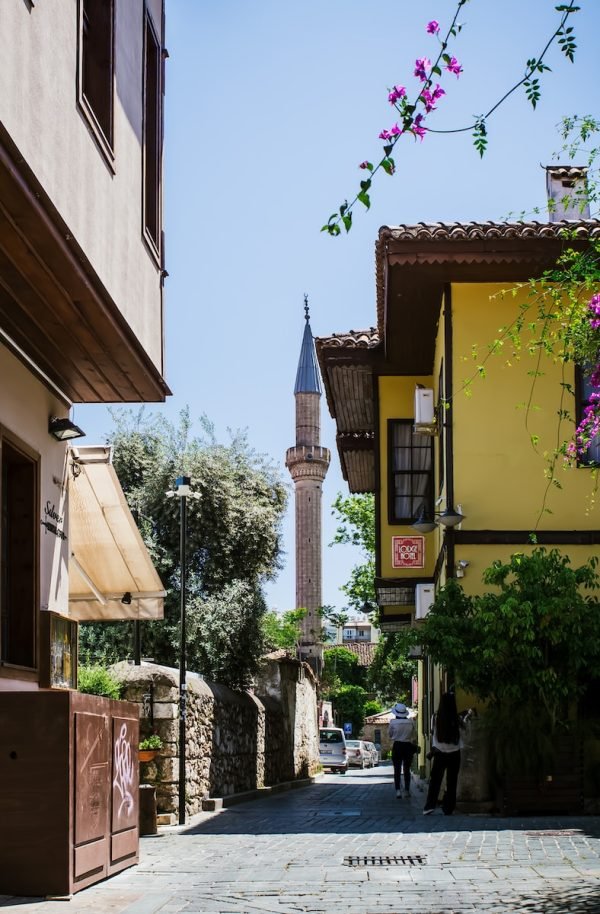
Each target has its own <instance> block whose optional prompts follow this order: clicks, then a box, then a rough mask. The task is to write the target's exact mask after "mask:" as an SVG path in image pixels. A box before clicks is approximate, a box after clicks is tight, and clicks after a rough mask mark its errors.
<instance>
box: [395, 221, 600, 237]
mask: <svg viewBox="0 0 600 914" xmlns="http://www.w3.org/2000/svg"><path fill="white" fill-rule="evenodd" d="M565 230H566V231H568V232H571V233H573V235H574V237H575V238H576V239H578V240H588V239H591V238H600V220H598V219H583V220H581V221H576V220H565V221H562V222H418V223H417V224H416V225H395V226H389V225H384V226H382V227H381V228H380V229H379V239H380V241H382V240H384V239H386V238H389V239H391V240H393V241H440V240H444V241H464V240H466V239H470V240H473V239H478V240H487V239H492V238H507V239H509V238H561V237H562V233H563V232H564V231H565Z"/></svg>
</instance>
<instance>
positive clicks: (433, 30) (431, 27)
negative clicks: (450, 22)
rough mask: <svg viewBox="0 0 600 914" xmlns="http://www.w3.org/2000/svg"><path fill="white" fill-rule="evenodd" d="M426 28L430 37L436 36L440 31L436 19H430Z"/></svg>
mask: <svg viewBox="0 0 600 914" xmlns="http://www.w3.org/2000/svg"><path fill="white" fill-rule="evenodd" d="M426 28H427V31H428V32H429V34H430V35H437V33H438V32H439V30H440V24H439V22H438V21H437V19H432V20H431V22H428V23H427V27H426Z"/></svg>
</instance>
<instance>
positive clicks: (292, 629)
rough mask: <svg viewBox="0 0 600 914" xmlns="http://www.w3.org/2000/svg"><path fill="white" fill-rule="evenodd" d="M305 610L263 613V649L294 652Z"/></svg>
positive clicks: (296, 648)
mask: <svg viewBox="0 0 600 914" xmlns="http://www.w3.org/2000/svg"><path fill="white" fill-rule="evenodd" d="M305 616H306V610H305V609H288V610H286V611H285V612H283V613H277V612H273V611H271V612H268V613H265V615H264V616H263V620H262V625H263V634H264V639H265V649H266V650H267V651H272V650H276V649H277V648H280V649H284V650H288V651H292V652H294V653H295V652H296V651H297V650H298V644H299V641H300V634H301V631H302V620H303V619H304V617H305Z"/></svg>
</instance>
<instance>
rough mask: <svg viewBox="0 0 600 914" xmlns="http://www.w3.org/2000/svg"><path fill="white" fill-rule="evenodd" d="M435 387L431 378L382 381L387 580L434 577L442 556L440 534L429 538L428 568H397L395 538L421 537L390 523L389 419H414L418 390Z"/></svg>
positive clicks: (382, 530) (381, 445) (383, 536)
mask: <svg viewBox="0 0 600 914" xmlns="http://www.w3.org/2000/svg"><path fill="white" fill-rule="evenodd" d="M417 384H423V385H424V386H425V387H431V386H432V378H431V377H430V376H413V375H411V376H408V375H407V376H402V377H399V376H386V377H380V378H379V453H380V460H381V467H380V470H381V472H380V478H381V488H380V493H379V494H380V499H381V501H380V531H379V532H380V543H381V576H382V577H384V578H399V577H406V578H410V577H415V578H423V577H431V576H432V575H433V569H434V566H435V561H436V558H437V553H438V546H437V542H436V540H437V532H434V533H428V534H426V535H425V567H424V568H419V569H403V568H394V567H393V565H392V537H393V536H418V535H419V534H418V533H417V531H416V530H413V529H412V527H410V526H405V525H400V524H390V523H389V520H388V497H389V489H388V471H387V461H388V425H387V423H388V419H412V418H413V417H414V410H415V402H414V401H415V387H416V385H417Z"/></svg>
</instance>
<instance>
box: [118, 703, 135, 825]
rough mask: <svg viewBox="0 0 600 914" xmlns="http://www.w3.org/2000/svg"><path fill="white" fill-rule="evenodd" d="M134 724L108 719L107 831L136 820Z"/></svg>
mask: <svg viewBox="0 0 600 914" xmlns="http://www.w3.org/2000/svg"><path fill="white" fill-rule="evenodd" d="M138 732H139V726H138V721H137V720H134V719H132V718H126V717H113V719H112V813H111V831H112V832H113V833H114V832H119V831H123V830H125V829H130V828H134V827H136V826H137V823H138V818H139V800H138V786H139V763H138V757H137V751H138Z"/></svg>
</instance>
